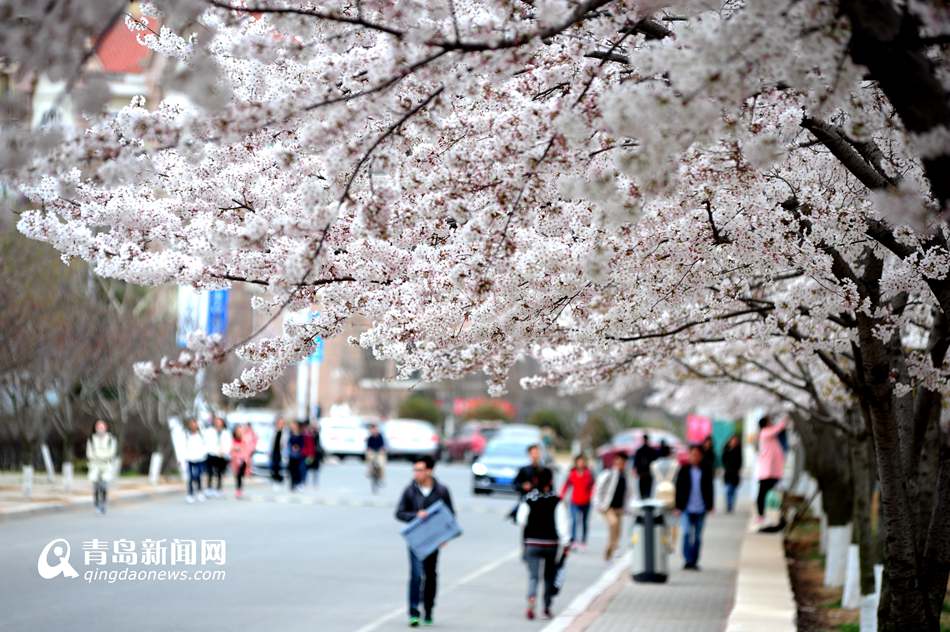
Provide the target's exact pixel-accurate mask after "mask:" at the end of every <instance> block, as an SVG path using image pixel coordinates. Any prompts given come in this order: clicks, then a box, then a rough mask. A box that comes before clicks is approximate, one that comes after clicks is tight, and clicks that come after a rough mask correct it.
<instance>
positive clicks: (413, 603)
mask: <svg viewBox="0 0 950 632" xmlns="http://www.w3.org/2000/svg"><path fill="white" fill-rule="evenodd" d="M438 564H439V551H438V550H436V551H435V553H433V554H432V555H430V556H429V557H427V558H425V559H424V560H420V559H419V558H418V557H416V554H415V553H413V552H412V550H411V549H410V550H409V616H410V617H418V616H419V601H420V599H421V601H422V605H423V608H424V609H425V613H426V615H430V616H431V615H432V609H433V608H434V607H435V592H436V588H437V584H438V581H439V572H438V568H437V567H438Z"/></svg>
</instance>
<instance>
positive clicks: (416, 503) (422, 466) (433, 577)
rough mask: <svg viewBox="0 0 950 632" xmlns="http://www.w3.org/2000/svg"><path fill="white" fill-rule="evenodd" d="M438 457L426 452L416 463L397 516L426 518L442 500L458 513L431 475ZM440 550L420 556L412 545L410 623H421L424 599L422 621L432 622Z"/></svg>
mask: <svg viewBox="0 0 950 632" xmlns="http://www.w3.org/2000/svg"><path fill="white" fill-rule="evenodd" d="M434 467H435V461H433V459H432V457H431V456H423V457H420V458H418V459H416V461H415V462H414V463H413V466H412V478H413V481H412V483H410V484H409V486H408V487H406V489H405V490H404V491H403V492H402V497H401V498H400V499H399V505H398V506H397V507H396V519H397V520H400V521H402V522H412V521H414V520H416V519H418V520H421V521H424V520H425V519H426V518H427V517H428V516H429V511H427V509H428V508H429V507H431V506H432V505H434V504H435V503H437V502H439V501H442V502H443V503H444V504H445V507H446V508H448V510H449V511H450V512H451V513H452V515H453V516H454V515H455V509H454V508H453V507H452V497H451V495H450V494H449V490H448V488H447V487H446V486H445V485H443V484H442V483H440V482H439V481H437V480H436V479H435V478H434V477H433V476H432V470H433V468H434ZM438 562H439V550H438V549H435V551H433V552H432V553H431V554H429V555H428V556H427V557H425V558H424V559H420V557H419V556H417V555H416V554H415V553H414V552H413V550H412V547H411V546H410V548H409V626H410V627H418V625H419V621H420V620H419V616H420V611H419V602H420V601H422V605H423V612H422V623H423V624H425V625H432V609H433V607H434V606H435V593H436V584H437V581H438V568H437V567H438Z"/></svg>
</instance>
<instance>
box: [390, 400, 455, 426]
mask: <svg viewBox="0 0 950 632" xmlns="http://www.w3.org/2000/svg"><path fill="white" fill-rule="evenodd" d="M399 416H400V417H402V418H404V419H422V420H424V421H428V422H431V423H432V424H434V425H436V426H438V425H439V424H441V423H442V419H443V418H444V417H445V415H444V414H443V413H442V410H440V409H439V406H438V404H436V403H435V401H434V400H433V399H432V398H431V397H426V396H425V395H410V396H409V397H407V398H406V399H404V400H402V403H400V404H399Z"/></svg>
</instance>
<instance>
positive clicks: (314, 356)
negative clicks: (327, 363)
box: [307, 336, 323, 364]
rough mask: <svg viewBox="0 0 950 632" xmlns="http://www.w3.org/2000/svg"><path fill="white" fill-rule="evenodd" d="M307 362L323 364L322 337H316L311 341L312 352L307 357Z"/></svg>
mask: <svg viewBox="0 0 950 632" xmlns="http://www.w3.org/2000/svg"><path fill="white" fill-rule="evenodd" d="M307 362H309V363H310V364H320V363H321V362H323V336H317V337H316V338H315V339H314V341H313V351H312V352H311V353H310V355H308V356H307Z"/></svg>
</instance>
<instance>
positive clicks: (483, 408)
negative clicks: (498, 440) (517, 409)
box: [464, 403, 511, 421]
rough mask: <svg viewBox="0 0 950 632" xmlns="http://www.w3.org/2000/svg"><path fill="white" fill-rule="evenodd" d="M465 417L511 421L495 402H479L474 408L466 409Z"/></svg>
mask: <svg viewBox="0 0 950 632" xmlns="http://www.w3.org/2000/svg"><path fill="white" fill-rule="evenodd" d="M464 418H465V419H484V420H486V421H489V420H493V419H494V420H498V421H511V417H510V416H508V413H506V412H505V411H504V410H503V409H502V408H501V407H500V406H496V405H495V404H491V403H485V404H479V405H478V406H475V407H474V408H472V409H470V410H468V411H467V412H466V413H465V415H464Z"/></svg>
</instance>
